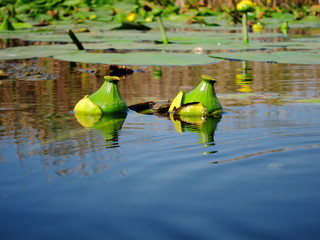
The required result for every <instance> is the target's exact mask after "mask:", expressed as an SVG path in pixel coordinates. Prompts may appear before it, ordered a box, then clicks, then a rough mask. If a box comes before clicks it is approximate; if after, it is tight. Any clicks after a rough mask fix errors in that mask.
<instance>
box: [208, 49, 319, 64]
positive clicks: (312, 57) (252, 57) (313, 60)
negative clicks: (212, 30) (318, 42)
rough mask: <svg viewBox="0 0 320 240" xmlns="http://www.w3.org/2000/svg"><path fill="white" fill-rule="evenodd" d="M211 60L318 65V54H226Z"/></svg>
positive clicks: (287, 52) (282, 52)
mask: <svg viewBox="0 0 320 240" xmlns="http://www.w3.org/2000/svg"><path fill="white" fill-rule="evenodd" d="M210 57H212V58H218V59H228V60H244V61H258V62H271V63H289V64H320V53H319V52H313V51H278V52H227V53H215V54H213V55H211V56H210Z"/></svg>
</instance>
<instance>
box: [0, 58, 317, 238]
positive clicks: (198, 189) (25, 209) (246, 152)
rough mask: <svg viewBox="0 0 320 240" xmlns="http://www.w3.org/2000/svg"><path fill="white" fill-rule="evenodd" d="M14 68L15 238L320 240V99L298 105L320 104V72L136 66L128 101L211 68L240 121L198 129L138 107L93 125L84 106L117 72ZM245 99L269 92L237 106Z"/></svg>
mask: <svg viewBox="0 0 320 240" xmlns="http://www.w3.org/2000/svg"><path fill="white" fill-rule="evenodd" d="M0 67H1V69H2V70H4V71H5V72H7V73H8V74H9V77H8V78H6V79H3V80H1V82H0V99H1V101H0V122H1V126H0V130H1V131H0V149H1V153H0V213H1V225H0V238H1V239H3V240H11V239H12V240H16V239H45V240H50V239H55V240H56V239H68V240H70V239H79V240H80V239H84V240H86V239H130V240H135V239H137V240H142V239H157V240H158V239H159V240H171V239H184V240H187V239H281V240H284V239H290V240H292V239H299V240H300V239H320V229H319V224H320V220H319V215H320V205H319V201H320V193H319V186H320V160H319V154H320V142H319V140H320V128H319V117H320V114H319V105H318V104H312V103H296V102H291V100H292V99H299V98H304V97H309V98H317V97H318V98H319V90H320V84H319V82H320V69H319V67H318V66H312V65H289V64H275V63H252V62H248V63H243V62H229V61H224V62H222V63H219V64H212V65H205V66H192V67H163V68H157V67H140V66H133V67H132V69H133V70H134V73H133V74H130V75H128V76H127V77H124V78H123V79H122V80H121V81H120V83H119V88H120V90H121V93H122V95H123V97H124V98H125V100H126V101H127V103H128V104H133V103H138V102H143V101H147V100H156V101H158V100H166V99H172V98H173V97H174V96H175V95H176V94H177V92H178V91H179V90H180V89H182V90H185V91H189V90H190V89H192V88H193V87H195V86H196V85H197V84H198V82H199V76H200V75H201V74H208V75H211V76H214V77H216V78H217V79H218V83H217V84H216V91H217V93H218V96H219V98H220V99H221V102H222V104H223V106H224V108H225V111H226V113H225V114H224V115H223V117H222V118H221V119H218V120H217V119H208V120H207V121H206V122H203V121H201V120H199V119H197V120H194V119H193V123H195V122H196V123H197V124H187V123H185V122H184V123H182V122H179V121H173V120H170V119H169V118H167V117H159V116H155V115H141V114H138V113H136V112H133V111H129V112H128V114H127V116H124V117H122V118H118V119H112V118H106V119H103V123H102V124H101V125H100V126H95V127H91V128H90V127H88V128H85V127H83V126H82V125H81V124H80V123H79V122H78V121H77V119H76V118H75V116H74V114H73V113H72V111H71V110H72V109H73V106H74V105H75V103H76V102H77V101H78V100H79V99H80V98H81V97H82V96H84V95H86V94H90V93H92V92H93V91H95V90H96V89H97V88H99V87H100V85H101V82H102V78H103V75H104V74H106V73H108V71H109V70H108V68H107V67H108V66H102V65H87V64H78V65H74V64H70V63H66V62H59V61H55V60H52V59H40V60H32V61H27V60H26V61H17V62H14V61H10V62H2V63H1V65H0ZM30 69H32V70H30ZM92 69H98V73H99V74H97V75H93V74H91V73H90V71H91V70H92ZM245 69H247V70H245ZM26 71H29V72H30V74H29V75H28V76H27V74H26ZM37 71H38V72H37ZM44 74H45V78H44V79H42V76H44ZM239 74H240V75H241V74H249V75H250V77H249V78H248V79H245V80H244V79H242V80H241V77H239V76H240V75H239ZM35 75H38V76H37V77H35ZM237 75H238V78H237ZM242 92H251V93H255V95H252V96H251V97H249V98H243V99H239V98H238V99H234V98H230V94H235V93H242Z"/></svg>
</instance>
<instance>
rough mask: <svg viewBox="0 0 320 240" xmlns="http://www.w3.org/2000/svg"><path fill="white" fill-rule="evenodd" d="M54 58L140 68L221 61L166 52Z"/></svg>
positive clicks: (83, 54) (98, 54)
mask: <svg viewBox="0 0 320 240" xmlns="http://www.w3.org/2000/svg"><path fill="white" fill-rule="evenodd" d="M54 58H55V59H58V60H62V61H69V62H85V63H98V64H113V65H142V66H190V65H201V64H210V63H218V62H221V61H222V60H221V59H213V58H209V57H208V55H205V54H194V53H168V52H132V53H125V54H124V53H90V52H82V51H81V52H80V51H76V52H72V53H67V54H62V55H57V56H55V57H54Z"/></svg>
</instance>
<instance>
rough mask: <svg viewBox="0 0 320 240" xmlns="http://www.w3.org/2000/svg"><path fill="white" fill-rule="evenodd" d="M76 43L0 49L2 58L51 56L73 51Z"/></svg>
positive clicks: (0, 58) (0, 57)
mask: <svg viewBox="0 0 320 240" xmlns="http://www.w3.org/2000/svg"><path fill="white" fill-rule="evenodd" d="M76 49H77V48H76V46H75V45H72V44H69V45H41V46H39V45H33V46H26V47H12V48H6V49H4V50H1V51H0V60H12V59H26V58H39V57H51V56H55V55H59V54H65V53H68V52H73V51H75V50H76Z"/></svg>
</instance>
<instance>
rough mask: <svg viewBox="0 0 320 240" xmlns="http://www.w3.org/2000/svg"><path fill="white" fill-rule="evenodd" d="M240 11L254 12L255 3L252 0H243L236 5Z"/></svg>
mask: <svg viewBox="0 0 320 240" xmlns="http://www.w3.org/2000/svg"><path fill="white" fill-rule="evenodd" d="M236 8H237V10H238V11H239V12H252V11H253V10H254V7H253V3H252V1H250V0H243V1H241V2H239V3H238V4H237V6H236Z"/></svg>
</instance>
